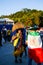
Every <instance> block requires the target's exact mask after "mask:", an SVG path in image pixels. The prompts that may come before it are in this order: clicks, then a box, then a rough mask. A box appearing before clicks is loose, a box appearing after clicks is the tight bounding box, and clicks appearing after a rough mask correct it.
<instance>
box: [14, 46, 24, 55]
mask: <svg viewBox="0 0 43 65" xmlns="http://www.w3.org/2000/svg"><path fill="white" fill-rule="evenodd" d="M24 51H25V50H24V46H22V47H21V48H19V49H18V48H17V50H16V51H15V52H14V53H13V55H14V56H20V54H21V53H23V52H24Z"/></svg>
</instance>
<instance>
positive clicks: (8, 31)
mask: <svg viewBox="0 0 43 65" xmlns="http://www.w3.org/2000/svg"><path fill="white" fill-rule="evenodd" d="M10 34H11V30H10V29H8V30H7V40H8V41H9V42H10V40H11V35H10Z"/></svg>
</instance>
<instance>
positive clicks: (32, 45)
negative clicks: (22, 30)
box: [26, 28, 43, 65]
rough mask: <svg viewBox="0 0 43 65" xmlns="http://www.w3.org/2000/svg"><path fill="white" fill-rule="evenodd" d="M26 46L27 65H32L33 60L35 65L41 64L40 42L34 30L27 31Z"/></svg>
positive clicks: (42, 60)
mask: <svg viewBox="0 0 43 65" xmlns="http://www.w3.org/2000/svg"><path fill="white" fill-rule="evenodd" d="M26 44H27V45H28V58H29V59H28V65H32V60H34V61H35V62H36V63H37V65H41V62H43V58H42V56H43V54H41V52H42V48H41V47H42V41H41V38H40V35H39V33H38V32H37V31H36V30H35V29H34V28H31V29H30V30H29V32H28V37H27V41H26ZM38 57H40V58H41V60H39V58H38Z"/></svg>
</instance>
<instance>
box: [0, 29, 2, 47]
mask: <svg viewBox="0 0 43 65" xmlns="http://www.w3.org/2000/svg"><path fill="white" fill-rule="evenodd" d="M0 46H2V34H1V30H0Z"/></svg>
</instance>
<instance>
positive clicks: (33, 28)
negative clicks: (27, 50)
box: [29, 26, 39, 30]
mask: <svg viewBox="0 0 43 65" xmlns="http://www.w3.org/2000/svg"><path fill="white" fill-rule="evenodd" d="M37 29H39V27H38V26H33V27H30V28H29V30H37Z"/></svg>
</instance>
